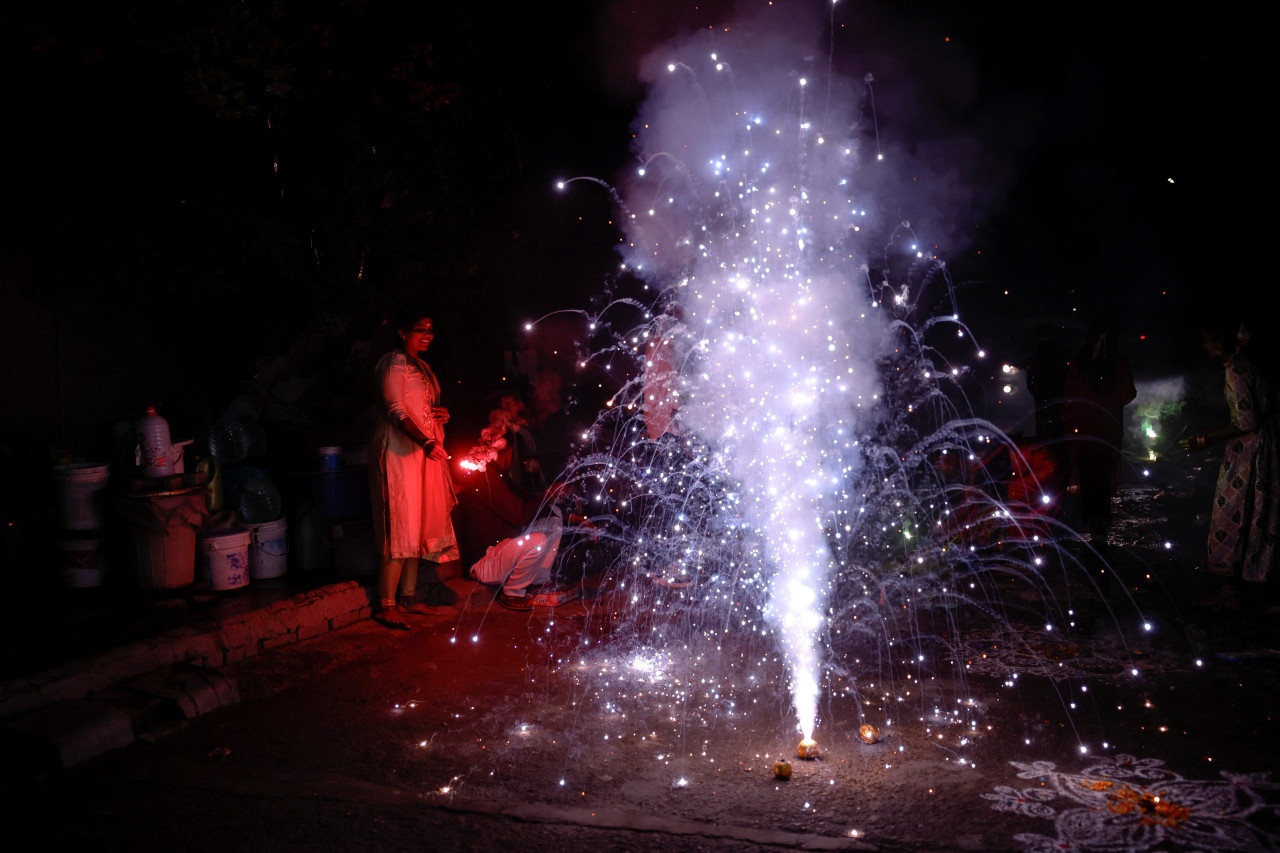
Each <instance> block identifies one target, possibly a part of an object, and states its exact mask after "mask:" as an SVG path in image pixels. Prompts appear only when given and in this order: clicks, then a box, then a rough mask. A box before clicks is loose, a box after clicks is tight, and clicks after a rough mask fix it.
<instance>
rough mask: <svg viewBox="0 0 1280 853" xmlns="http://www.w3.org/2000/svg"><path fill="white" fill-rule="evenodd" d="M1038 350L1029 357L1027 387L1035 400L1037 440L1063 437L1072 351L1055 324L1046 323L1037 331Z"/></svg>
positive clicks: (1045, 444)
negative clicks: (1057, 332)
mask: <svg viewBox="0 0 1280 853" xmlns="http://www.w3.org/2000/svg"><path fill="white" fill-rule="evenodd" d="M1037 333H1038V336H1037V339H1036V346H1035V349H1033V350H1032V351H1031V355H1029V356H1027V359H1026V364H1024V365H1023V367H1024V369H1025V370H1026V371H1027V390H1028V391H1030V392H1031V397H1032V399H1034V400H1035V401H1036V442H1037V443H1038V444H1040V445H1042V446H1047V443H1048V442H1051V441H1053V440H1054V439H1058V438H1061V437H1062V432H1063V429H1062V395H1063V394H1064V393H1065V391H1066V387H1067V368H1068V365H1069V364H1070V363H1071V353H1070V352H1069V351H1068V350H1067V348H1066V347H1065V346H1064V345H1063V344H1061V343H1060V342H1059V341H1058V340H1057V338H1056V337H1054V330H1053V326H1051V325H1049V324H1048V323H1045V324H1043V325H1041V326H1040V328H1039V329H1038V330H1037Z"/></svg>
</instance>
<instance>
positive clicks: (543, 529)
mask: <svg viewBox="0 0 1280 853" xmlns="http://www.w3.org/2000/svg"><path fill="white" fill-rule="evenodd" d="M548 513H549V514H547V515H545V516H540V517H539V518H537V519H535V520H534V521H533V523H532V524H530V525H529V526H528V527H527V528H525V531H524V532H523V533H521V534H520V535H519V536H512V537H510V538H508V539H503V540H502V541H501V542H499V543H498V544H496V545H490V546H489V550H487V551H485V553H484V556H483V557H481V558H480V559H479V560H477V561H476V563H475V565H473V566H472V567H471V576H472V577H473V578H475V579H476V580H478V581H480V583H483V584H502V591H501V592H500V593H498V598H497V602H498V603H499V604H501V605H502V606H503V607H505V608H507V609H508V610H532V609H533V605H532V604H530V603H529V599H528V598H527V597H526V595H525V592H526V591H527V590H528V588H529V587H530V586H533V585H535V584H544V583H547V582H548V581H550V580H551V567H552V566H553V565H554V564H555V561H556V552H557V551H559V550H560V534H561V532H562V531H563V530H564V521H563V516H562V512H561V510H560V508H559V507H558V506H556V505H555V504H554V503H552V504H550V505H549V507H548Z"/></svg>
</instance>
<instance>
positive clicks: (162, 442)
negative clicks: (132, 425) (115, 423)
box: [138, 406, 173, 477]
mask: <svg viewBox="0 0 1280 853" xmlns="http://www.w3.org/2000/svg"><path fill="white" fill-rule="evenodd" d="M138 438H139V440H140V441H141V444H142V476H144V477H169V476H172V475H173V441H172V440H171V439H170V438H169V422H168V421H166V420H165V419H164V418H162V417H161V416H160V415H158V414H156V407H155V406H147V411H146V413H144V414H143V416H142V420H141V421H139V422H138Z"/></svg>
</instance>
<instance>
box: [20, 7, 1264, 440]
mask: <svg viewBox="0 0 1280 853" xmlns="http://www.w3.org/2000/svg"><path fill="white" fill-rule="evenodd" d="M408 5H409V4H385V3H376V2H334V0H330V1H329V2H320V3H306V4H290V3H283V2H281V3H274V4H273V3H253V2H249V3H234V4H230V3H216V2H215V3H174V2H155V3H143V2H132V3H126V4H124V5H110V6H99V7H97V8H95V9H90V10H86V9H83V8H79V4H65V5H62V4H52V5H48V6H40V7H37V6H32V7H29V8H24V9H19V10H16V11H14V10H9V11H6V12H4V13H3V40H4V41H3V51H0V52H2V54H3V56H4V59H3V62H4V63H5V66H6V67H5V74H4V77H5V80H6V83H7V86H6V95H7V97H6V106H7V110H6V111H7V113H8V115H9V117H10V121H9V122H7V124H8V127H9V132H8V133H7V134H6V136H7V137H8V142H9V145H8V146H7V147H8V148H9V157H8V161H9V164H10V169H9V173H10V181H9V182H8V183H9V188H8V190H7V192H6V194H5V205H4V215H5V223H4V225H5V227H4V233H5V238H4V243H3V251H2V255H0V257H2V258H3V265H0V272H2V273H3V275H4V289H5V292H6V298H7V299H13V300H20V301H22V300H25V302H24V304H27V303H30V304H31V305H34V306H38V307H39V309H40V310H45V311H48V312H50V313H51V314H58V315H59V316H63V315H62V314H59V312H65V311H66V310H67V309H66V306H68V305H73V306H76V309H77V312H78V313H77V315H76V316H77V317H80V318H83V317H84V316H85V314H86V312H88V314H89V315H90V316H92V313H93V306H95V305H101V306H106V307H108V308H109V310H107V311H106V313H105V314H104V315H103V316H104V317H107V316H109V317H111V318H119V317H124V318H125V319H123V320H117V319H112V321H111V326H112V328H111V329H110V331H109V332H108V333H107V334H109V336H110V337H111V339H112V340H115V341H117V342H119V343H120V345H121V348H122V350H123V349H127V348H129V347H131V346H142V345H143V344H144V343H145V346H146V347H148V348H149V349H150V351H151V352H153V353H155V355H154V357H153V360H159V361H161V362H164V363H165V364H166V365H170V367H169V369H167V370H166V371H160V372H157V374H156V375H155V376H152V377H150V379H149V381H150V383H151V384H150V386H149V387H152V388H160V389H167V388H169V387H178V386H181V387H184V388H189V387H190V386H191V385H193V384H194V385H198V386H200V387H201V388H203V389H205V390H204V392H203V393H201V394H196V395H191V394H189V393H188V394H187V396H186V397H183V396H182V395H179V394H173V395H171V396H172V399H173V400H174V404H173V405H174V408H175V410H176V409H178V408H179V401H180V402H181V405H184V406H186V407H187V408H188V410H189V411H188V412H187V413H186V416H187V417H189V418H196V417H199V416H207V415H209V414H210V413H216V412H215V410H216V409H217V407H218V405H219V400H220V399H225V395H226V394H228V393H230V392H231V389H232V388H233V386H234V383H235V381H236V380H237V379H238V378H242V377H244V376H246V375H250V374H252V372H253V370H254V365H255V362H257V361H260V360H261V359H262V358H263V357H267V356H270V355H272V354H276V353H279V352H282V351H283V350H285V349H286V348H287V347H288V346H289V340H290V337H291V335H292V334H293V332H294V331H296V330H300V329H305V328H308V327H309V326H310V327H314V326H315V323H316V317H317V316H323V315H328V316H337V317H340V318H342V322H343V324H344V325H345V326H346V327H347V329H348V331H349V333H350V335H351V336H352V337H355V338H362V337H368V336H369V335H370V334H371V332H372V330H373V329H374V328H376V324H377V322H378V320H379V319H381V318H382V317H384V316H385V315H386V313H387V312H388V310H389V309H390V308H391V306H393V305H394V304H395V303H396V302H398V301H400V300H401V299H403V298H404V297H405V296H408V295H418V294H422V293H424V292H425V293H426V294H428V295H429V296H430V297H431V298H432V299H433V301H434V302H435V304H436V305H437V307H438V313H439V315H440V318H441V321H440V324H441V327H442V334H441V335H440V338H439V339H438V345H437V346H438V352H437V358H438V359H440V360H441V361H442V362H446V363H450V364H453V365H456V368H455V372H457V373H459V374H464V373H465V374H467V375H470V376H474V377H475V382H476V383H477V384H476V385H475V386H474V387H475V388H477V389H478V388H480V387H482V386H484V384H485V383H486V382H488V381H489V380H490V379H491V378H493V377H496V376H497V375H498V374H500V373H501V352H502V351H503V350H505V349H509V348H511V347H512V346H514V345H516V343H517V342H518V341H519V339H520V334H521V332H520V329H521V326H522V324H523V322H524V321H525V320H528V319H531V318H534V317H537V316H541V315H542V314H545V313H546V312H548V311H552V310H555V309H558V308H582V307H590V305H591V303H592V299H593V297H598V294H600V293H601V292H602V291H604V290H606V289H608V288H623V289H625V287H626V286H627V285H626V283H625V282H619V281H618V280H617V273H616V270H617V263H618V256H617V255H616V254H615V251H614V245H615V244H616V242H617V241H618V239H619V237H618V232H617V229H616V228H615V227H614V225H613V220H614V218H615V216H616V213H617V211H616V210H615V209H614V208H613V207H612V205H611V204H610V201H609V198H608V195H607V193H606V192H605V191H604V190H602V189H597V190H594V191H593V190H591V189H588V188H587V187H588V184H585V183H581V184H575V185H574V187H573V189H572V191H571V192H568V193H563V194H558V193H556V192H555V191H554V190H553V183H554V181H555V180H556V179H557V178H561V177H566V176H574V175H589V176H594V177H598V178H600V179H602V180H606V181H613V180H614V179H615V178H616V177H617V176H618V175H619V174H620V173H621V171H622V170H623V169H626V168H628V167H629V166H628V164H629V157H630V152H629V150H628V146H629V134H630V122H631V121H632V118H633V116H634V115H635V112H636V109H637V106H638V104H639V102H640V100H641V98H642V96H643V89H642V86H641V85H640V83H639V82H638V80H637V76H636V71H637V69H638V67H639V66H640V64H641V62H642V60H643V58H644V57H645V56H646V55H648V54H649V53H650V51H652V50H653V49H654V48H655V47H656V46H657V45H659V44H661V43H663V42H664V41H665V40H667V39H669V38H670V37H672V36H674V35H677V34H680V33H683V32H692V31H696V30H703V29H707V28H708V27H710V28H711V31H710V37H712V38H714V32H715V28H716V27H723V26H725V25H726V22H730V23H729V24H728V25H729V26H738V24H737V23H734V22H735V21H736V20H737V18H735V16H734V13H733V11H732V6H731V5H730V4H723V3H709V4H698V5H694V4H692V3H671V2H666V3H658V4H655V3H646V4H630V5H628V4H598V3H590V2H568V3H558V4H530V5H527V6H519V7H516V8H514V9H511V10H502V11H499V10H498V9H496V8H489V7H484V6H473V7H470V8H468V9H465V10H464V9H460V8H451V7H440V6H439V5H437V4H431V5H430V6H428V4H421V5H420V7H418V8H416V9H412V8H405V7H407V6H408ZM763 5H765V4H762V3H759V2H754V3H745V4H742V7H743V8H744V9H747V10H748V11H752V10H754V11H758V10H759V7H761V6H763ZM780 5H781V4H780ZM789 5H791V6H794V7H795V15H794V18H795V19H796V20H797V21H804V20H807V19H812V21H813V22H816V23H813V22H811V23H809V24H807V25H798V27H797V29H798V30H799V31H802V32H807V33H809V35H810V36H812V38H811V43H812V50H811V51H810V52H809V54H808V55H807V56H804V57H799V58H797V59H796V65H797V68H798V69H799V70H803V71H814V70H816V71H818V72H824V71H825V68H826V66H827V62H828V55H829V56H830V61H831V63H832V66H833V67H834V69H835V70H836V71H838V72H839V73H840V74H842V75H844V76H845V77H846V78H848V79H851V80H861V79H862V78H863V77H864V76H865V75H867V74H871V75H873V77H874V83H873V89H874V104H875V114H874V118H875V127H876V129H877V130H878V139H877V143H876V144H877V145H878V146H879V147H880V149H881V150H882V151H884V152H885V154H886V159H885V161H884V163H883V165H881V164H869V165H868V167H867V168H868V172H867V173H866V174H865V175H863V176H854V177H855V180H858V179H862V180H865V181H866V182H867V183H868V185H871V186H874V187H875V189H876V192H877V193H878V194H879V195H880V197H881V200H882V202H883V204H884V206H885V208H886V209H890V208H892V209H893V210H895V211H898V212H899V213H898V215H900V216H901V217H902V218H905V219H909V220H911V221H912V224H913V226H915V227H916V229H917V233H919V235H920V237H921V239H922V240H924V241H925V242H927V243H929V244H931V245H934V246H936V247H937V249H936V251H937V252H938V254H939V255H940V256H941V257H943V258H945V259H947V261H948V263H949V264H950V267H951V271H952V276H953V281H954V282H955V283H956V284H957V286H958V287H959V297H960V300H961V307H962V310H963V311H965V312H966V319H967V320H968V321H969V322H970V323H971V324H972V325H973V327H974V329H975V331H977V332H978V333H979V335H980V336H983V337H984V338H985V340H986V341H989V342H990V345H991V346H992V347H993V348H995V349H996V350H997V351H998V350H999V349H1000V348H1001V347H1003V348H1006V349H1007V350H1008V351H1009V353H1010V354H1017V353H1018V349H1019V348H1020V347H1021V348H1023V349H1025V347H1027V346H1028V345H1029V342H1030V340H1031V338H1030V336H1031V335H1032V333H1033V331H1034V329H1035V328H1036V327H1037V326H1038V325H1039V324H1041V323H1044V322H1050V323H1054V324H1056V325H1058V326H1059V327H1060V328H1063V335H1064V336H1065V337H1067V338H1070V337H1071V336H1072V335H1074V334H1077V333H1078V331H1079V329H1080V328H1081V327H1082V326H1083V323H1084V320H1085V318H1086V317H1087V316H1088V315H1089V314H1091V313H1093V312H1094V311H1098V310H1104V311H1107V312H1108V313H1110V314H1112V315H1113V316H1114V317H1115V318H1116V319H1117V321H1118V322H1119V325H1120V328H1121V330H1122V332H1124V334H1125V335H1126V349H1127V350H1128V351H1129V353H1130V358H1131V359H1132V360H1133V361H1134V363H1135V366H1136V368H1137V369H1138V370H1139V371H1142V372H1145V373H1147V374H1150V375H1160V374H1163V373H1166V372H1174V371H1176V370H1178V369H1181V367H1183V366H1185V363H1186V362H1187V360H1188V358H1189V356H1188V355H1187V345H1186V342H1187V340H1189V339H1188V338H1187V337H1186V336H1185V334H1184V333H1185V329H1186V326H1187V323H1188V322H1189V318H1193V317H1194V316H1195V315H1196V314H1197V312H1198V311H1199V310H1200V308H1199V306H1200V305H1201V303H1202V300H1206V299H1208V300H1211V301H1216V302H1219V303H1221V302H1223V301H1234V300H1235V299H1237V298H1241V299H1243V298H1245V297H1246V296H1248V295H1249V294H1251V293H1252V292H1253V290H1252V288H1253V287H1254V285H1255V281H1254V279H1255V278H1256V277H1257V276H1256V273H1254V272H1253V270H1252V268H1251V265H1247V264H1239V263H1238V262H1237V261H1233V260H1232V259H1233V258H1237V257H1238V256H1243V255H1244V253H1245V252H1247V251H1249V247H1248V242H1247V241H1248V233H1249V232H1250V231H1251V230H1252V227H1251V224H1250V223H1249V222H1248V221H1247V220H1244V219H1242V216H1243V214H1242V213H1241V212H1240V211H1238V210H1235V209H1234V207H1233V203H1232V202H1231V201H1229V199H1230V198H1231V197H1232V196H1233V195H1234V194H1238V193H1239V192H1240V188H1241V187H1244V186H1248V185H1249V184H1250V183H1254V182H1256V176H1255V173H1256V162H1257V160H1256V157H1255V156H1254V155H1255V153H1256V150H1257V149H1258V148H1259V147H1260V143H1259V142H1255V141H1254V134H1253V133H1252V132H1250V131H1246V130H1245V129H1244V128H1247V127H1248V122H1249V121H1251V120H1252V119H1251V117H1252V115H1253V114H1254V112H1255V111H1253V110H1247V109H1244V108H1243V105H1244V104H1245V102H1246V99H1247V97H1248V94H1247V92H1248V84H1249V80H1250V78H1249V77H1248V76H1247V75H1246V74H1245V71H1244V69H1245V68H1247V66H1248V63H1249V57H1250V56H1251V55H1252V50H1251V49H1250V43H1251V42H1252V40H1253V39H1255V38H1256V37H1255V36H1254V35H1252V34H1251V31H1252V30H1255V29H1256V28H1253V27H1249V26H1248V25H1241V24H1239V23H1237V22H1233V21H1224V20H1221V19H1218V18H1212V19H1205V18H1203V17H1202V18H1197V19H1190V18H1179V17H1175V16H1172V15H1169V14H1167V13H1166V12H1164V11H1162V12H1161V13H1160V14H1159V15H1152V16H1149V17H1148V16H1139V15H1137V14H1136V13H1130V12H1128V11H1124V12H1123V13H1121V12H1120V7H1118V6H1116V5H1114V4H1103V3H1097V2H1089V3H1085V4H1073V5H1057V6H1052V7H1050V6H1046V5H1045V4H1023V7H1022V8H1018V9H1015V10H1012V11H1006V10H1004V9H1001V10H998V11H997V10H996V9H995V7H994V4H991V8H986V9H977V10H975V9H974V5H975V4H972V3H961V2H942V0H936V1H935V2H926V3H916V4H890V3H879V4H859V3H840V4H838V5H837V6H836V7H835V9H834V14H833V15H831V16H830V17H828V15H829V14H830V13H829V11H828V8H829V7H827V6H825V5H821V4H813V3H806V2H795V3H791V4H789ZM1001 5H1003V4H1001ZM908 7H910V8H908ZM814 10H817V11H816V12H815V11H814ZM831 23H834V30H832V29H831V28H830V26H829V24H831ZM876 168H878V169H879V171H878V172H872V171H870V170H872V169H876ZM1242 279H1243V280H1242ZM1211 294H1212V296H1211ZM76 322H83V319H80V320H77V321H76ZM74 325H75V324H74V323H73V322H72V321H70V320H63V321H61V326H60V327H59V328H60V329H61V330H62V337H60V338H59V339H58V344H57V345H58V346H61V347H65V346H66V345H67V344H66V332H67V331H68V330H69V329H71V328H73V327H74ZM451 329H452V330H453V332H452V333H451V332H450V331H449V330H451ZM95 334H101V332H100V330H99V331H98V332H95ZM42 346H44V344H43V343H42V344H38V345H32V346H28V345H27V344H26V343H25V342H24V341H22V340H21V339H20V338H19V339H18V340H14V339H12V336H11V339H10V340H8V341H7V342H6V356H7V361H8V362H9V363H10V368H9V369H12V365H13V363H14V361H15V359H16V360H19V361H20V360H21V359H23V358H35V359H41V358H43V357H44V354H43V353H42V351H41V347H42ZM95 352H97V353H98V354H101V349H100V348H99V349H98V350H95ZM109 355H110V354H109V353H107V356H108V357H106V358H101V359H99V358H92V359H89V360H88V361H87V362H86V363H84V367H85V369H87V370H88V371H89V372H90V374H94V373H95V372H98V373H99V374H100V379H101V381H103V382H110V381H112V380H111V377H112V375H113V374H112V371H111V370H110V361H111V359H110V357H109ZM148 363H150V362H148ZM175 364H176V365H180V367H177V368H174V367H172V365H175ZM118 372H119V371H117V373H118ZM125 372H128V371H125ZM64 373H65V370H64ZM166 383H168V384H166ZM126 384H127V383H126ZM13 387H16V386H13V384H12V383H11V382H6V396H8V395H9V394H10V393H11V392H12V388H13ZM128 390H129V393H130V394H132V396H128V395H126V397H127V399H124V400H122V401H121V403H120V408H121V409H125V410H128V409H131V408H133V407H136V406H137V405H138V404H139V403H141V402H142V400H141V396H140V395H141V393H142V392H140V391H135V390H133V389H132V388H129V389H128ZM23 396H24V398H25V397H26V396H29V395H28V394H26V393H25V392H24V395H23ZM60 405H61V406H62V409H63V410H65V408H66V404H65V403H62V404H60ZM18 409H21V406H18V407H15V411H16V410H18ZM6 417H7V418H8V420H7V421H6V425H8V424H9V423H10V422H13V423H18V424H22V423H23V419H22V418H21V416H20V415H18V414H13V412H11V414H10V415H8V416H6ZM47 417H48V416H47V415H45V414H41V415H39V416H36V417H33V418H30V419H28V420H30V421H31V422H34V423H39V422H40V421H41V420H42V418H43V419H46V420H47ZM57 417H59V418H61V419H62V420H63V421H64V422H65V420H66V414H65V411H63V412H62V413H61V414H59V415H58V416H57Z"/></svg>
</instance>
